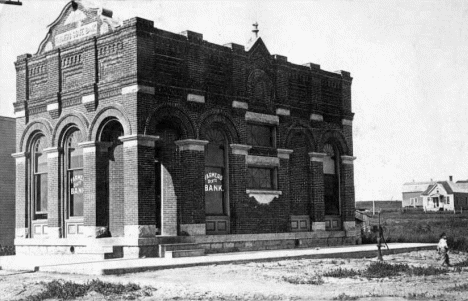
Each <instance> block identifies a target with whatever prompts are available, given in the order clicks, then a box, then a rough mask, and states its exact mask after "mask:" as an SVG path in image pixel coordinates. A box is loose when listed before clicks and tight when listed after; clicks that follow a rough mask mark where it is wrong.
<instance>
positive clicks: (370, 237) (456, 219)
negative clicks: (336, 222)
mask: <svg viewBox="0 0 468 301" xmlns="http://www.w3.org/2000/svg"><path fill="white" fill-rule="evenodd" d="M378 219H379V218H378V215H377V214H376V215H374V216H370V221H371V225H378ZM467 222H468V212H463V213H462V214H453V212H448V211H445V212H427V213H424V212H423V211H422V210H409V211H406V212H385V213H383V214H382V215H381V225H382V227H383V229H384V236H385V239H386V241H387V242H419V243H437V242H438V241H439V236H440V234H441V232H445V233H447V242H448V245H449V247H450V249H451V250H455V251H468V228H467V227H466V224H467ZM408 229H411V231H408ZM377 237H378V232H369V233H363V234H362V241H363V243H372V244H373V243H376V242H377ZM434 249H435V248H434Z"/></svg>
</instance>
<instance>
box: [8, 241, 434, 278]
mask: <svg viewBox="0 0 468 301" xmlns="http://www.w3.org/2000/svg"><path fill="white" fill-rule="evenodd" d="M388 246H389V250H387V249H382V253H383V255H384V256H385V254H396V253H406V252H411V251H418V250H435V248H436V244H421V243H391V244H388ZM364 257H377V247H376V245H375V244H371V245H357V246H340V247H331V248H316V249H302V248H301V249H291V250H271V251H254V252H238V253H223V254H213V255H206V256H197V257H182V258H139V259H125V258H120V259H107V260H100V259H93V258H92V257H85V256H80V255H60V256H2V257H0V267H1V269H2V270H22V271H41V272H52V273H64V274H86V275H111V274H125V273H136V272H143V271H153V270H160V269H172V268H180V267H189V266H199V265H211V264H228V263H235V262H249V261H270V260H278V259H287V258H291V259H293V258H295V259H297V258H309V259H316V258H317V259H318V258H364Z"/></svg>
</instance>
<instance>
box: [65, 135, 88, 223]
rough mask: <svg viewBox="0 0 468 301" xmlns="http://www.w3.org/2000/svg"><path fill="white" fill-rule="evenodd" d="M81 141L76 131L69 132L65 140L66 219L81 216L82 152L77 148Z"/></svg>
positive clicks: (82, 194)
mask: <svg viewBox="0 0 468 301" xmlns="http://www.w3.org/2000/svg"><path fill="white" fill-rule="evenodd" d="M81 141H82V139H81V133H80V132H79V131H78V130H74V131H71V132H70V133H69V134H68V135H67V138H66V139H65V145H64V163H65V173H66V181H65V183H67V184H66V186H67V187H66V189H65V191H66V194H67V197H66V198H67V204H66V208H67V218H73V217H82V216H83V200H84V193H83V192H84V191H83V180H84V178H83V150H82V148H80V147H78V143H80V142H81Z"/></svg>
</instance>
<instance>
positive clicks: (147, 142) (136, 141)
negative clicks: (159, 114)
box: [119, 134, 160, 147]
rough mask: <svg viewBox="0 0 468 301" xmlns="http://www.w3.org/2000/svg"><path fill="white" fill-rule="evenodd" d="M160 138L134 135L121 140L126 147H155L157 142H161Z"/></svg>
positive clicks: (120, 138)
mask: <svg viewBox="0 0 468 301" xmlns="http://www.w3.org/2000/svg"><path fill="white" fill-rule="evenodd" d="M159 139H160V138H159V136H150V135H141V134H134V135H128V136H121V137H119V140H120V141H122V142H123V144H124V147H132V146H137V145H142V146H148V147H154V143H155V141H156V140H159Z"/></svg>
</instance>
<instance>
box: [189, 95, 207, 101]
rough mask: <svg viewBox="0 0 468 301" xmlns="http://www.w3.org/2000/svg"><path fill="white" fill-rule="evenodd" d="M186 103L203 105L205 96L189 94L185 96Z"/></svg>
mask: <svg viewBox="0 0 468 301" xmlns="http://www.w3.org/2000/svg"><path fill="white" fill-rule="evenodd" d="M187 101H191V102H197V103H205V96H204V95H198V94H192V93H189V94H187Z"/></svg>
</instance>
